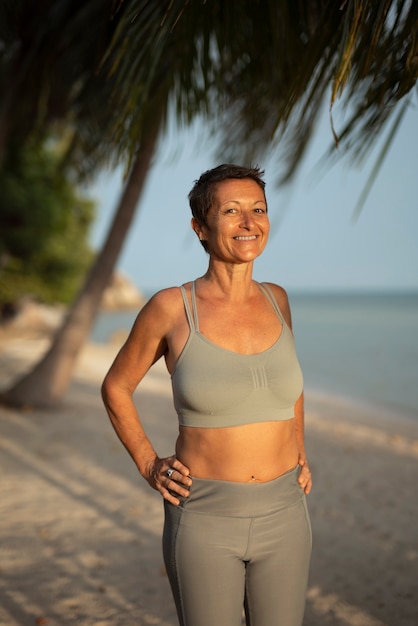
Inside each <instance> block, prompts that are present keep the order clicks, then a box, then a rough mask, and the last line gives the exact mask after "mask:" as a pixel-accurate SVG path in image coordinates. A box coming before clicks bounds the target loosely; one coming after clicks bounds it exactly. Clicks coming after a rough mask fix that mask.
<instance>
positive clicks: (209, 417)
mask: <svg viewBox="0 0 418 626" xmlns="http://www.w3.org/2000/svg"><path fill="white" fill-rule="evenodd" d="M260 289H261V290H262V292H263V293H264V294H265V295H266V297H267V298H268V300H269V301H270V302H271V304H272V305H273V307H274V309H275V311H276V312H277V315H278V316H279V318H280V320H281V322H282V332H281V334H280V337H279V338H278V339H277V341H275V343H274V344H273V345H272V346H271V347H270V348H268V349H267V350H264V351H263V352H260V353H257V354H239V353H237V352H232V351H231V350H227V349H226V348H222V347H220V346H218V345H216V344H215V343H213V342H211V341H210V340H209V339H207V338H206V337H205V336H204V335H202V334H201V333H200V332H199V321H198V317H197V308H196V295H195V284H194V283H193V284H192V310H193V313H192V312H191V311H190V306H189V302H188V300H187V296H186V290H185V288H184V287H183V286H182V287H181V292H182V296H183V301H184V307H185V310H186V315H187V319H188V322H189V326H190V335H189V338H188V340H187V342H186V345H185V346H184V348H183V351H182V353H181V354H180V356H179V358H178V360H177V362H176V364H175V367H174V371H173V373H172V376H171V382H172V387H173V398H174V406H175V409H176V411H177V415H178V419H179V424H180V426H195V427H203V428H205V427H206V428H222V427H227V426H239V425H241V424H252V423H254V422H266V421H277V420H286V419H291V418H292V417H294V404H295V402H296V400H297V399H298V398H299V396H300V394H301V393H302V387H303V378H302V372H301V369H300V365H299V362H298V358H297V355H296V350H295V344H294V341H293V335H292V333H291V331H290V329H289V328H288V326H287V325H286V323H285V321H284V319H283V317H282V314H281V313H280V309H279V307H278V305H277V302H276V300H275V298H274V296H273V294H272V292H271V290H270V289H269V288H268V286H267V285H261V284H260Z"/></svg>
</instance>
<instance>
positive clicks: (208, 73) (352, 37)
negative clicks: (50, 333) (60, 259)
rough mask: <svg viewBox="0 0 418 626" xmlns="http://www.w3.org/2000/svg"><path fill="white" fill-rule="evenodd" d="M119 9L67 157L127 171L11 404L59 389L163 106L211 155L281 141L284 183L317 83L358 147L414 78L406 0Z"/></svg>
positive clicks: (131, 205) (249, 0) (146, 2)
mask: <svg viewBox="0 0 418 626" xmlns="http://www.w3.org/2000/svg"><path fill="white" fill-rule="evenodd" d="M122 4H123V11H121V12H120V13H119V14H118V19H117V24H116V27H115V30H114V33H113V36H112V39H111V43H110V45H109V46H108V49H107V52H106V55H105V57H104V58H103V61H102V64H101V71H100V72H98V74H97V76H96V77H94V76H93V77H91V80H89V81H88V82H84V87H83V88H82V89H80V91H79V94H78V98H77V99H76V103H77V105H78V108H77V106H75V107H74V108H73V109H72V112H73V118H74V129H75V135H74V142H73V147H72V154H73V155H74V154H82V155H83V156H84V161H83V162H82V165H83V168H84V169H85V170H86V171H89V169H90V165H91V164H93V169H94V166H97V164H98V163H103V160H104V159H105V158H107V157H108V158H109V160H110V161H111V160H112V159H116V160H118V159H120V158H121V157H122V156H124V157H125V159H127V161H128V166H127V170H128V171H130V175H129V179H128V182H127V185H126V187H125V192H124V194H123V196H122V201H121V205H120V208H119V209H118V211H117V213H116V217H115V220H114V223H113V226H112V228H111V230H110V232H109V236H108V239H107V241H106V243H105V246H104V249H103V250H102V252H101V254H100V256H99V257H98V260H97V262H96V264H95V266H94V267H93V268H92V271H91V273H90V274H89V277H88V278H87V282H86V285H85V286H84V288H83V290H82V292H81V294H80V296H79V298H78V299H77V301H76V303H75V305H74V307H73V308H72V310H71V312H70V314H69V316H68V318H67V321H66V323H65V325H64V327H63V329H61V331H60V332H59V333H58V334H57V337H56V339H55V341H54V342H53V344H52V346H51V349H50V351H49V352H48V353H47V355H46V356H45V357H44V359H43V360H42V361H41V363H40V364H38V365H37V366H36V367H35V370H34V371H33V372H32V373H29V374H28V375H27V376H26V377H25V378H24V379H22V380H21V381H18V383H17V384H16V385H15V386H14V387H12V389H10V390H8V392H6V395H5V397H6V400H7V401H9V402H13V403H16V404H19V403H22V402H23V401H24V402H25V403H26V404H53V403H55V402H57V401H58V400H59V399H60V398H61V397H62V395H63V393H64V392H65V389H66V387H67V385H68V382H69V379H70V375H71V372H72V369H73V364H74V361H75V358H76V356H77V353H78V351H79V349H80V347H81V345H82V343H83V341H84V339H85V337H86V336H87V334H88V330H89V328H90V326H91V323H92V321H93V318H94V314H95V311H96V310H97V307H98V304H99V300H100V295H101V292H102V290H103V289H104V287H105V285H106V283H107V281H108V279H109V277H110V275H111V272H112V269H113V267H114V264H115V263H116V259H117V255H118V252H119V250H120V248H121V245H122V242H123V239H124V236H125V234H126V232H127V230H128V228H129V223H130V219H132V216H133V212H134V209H135V205H136V203H137V200H138V198H139V196H140V192H141V189H142V185H143V183H144V180H145V177H146V173H147V171H148V168H149V167H150V164H151V160H152V154H153V153H154V150H155V146H156V143H157V139H158V136H159V133H160V131H161V129H162V128H163V124H164V120H165V117H166V112H167V108H168V106H169V105H171V104H172V105H173V106H174V107H175V109H176V111H177V115H178V117H179V119H182V120H183V121H186V122H188V121H191V120H192V119H193V118H194V116H195V115H196V114H198V113H200V114H201V113H203V114H205V115H206V117H207V119H208V120H209V121H211V123H212V125H213V128H214V132H218V137H219V138H220V146H221V150H222V152H223V155H224V158H226V157H225V155H227V158H229V159H231V160H232V159H236V158H237V155H240V156H239V159H240V160H241V161H243V160H247V159H250V158H251V159H253V158H256V157H257V156H259V155H260V154H261V153H263V152H264V153H265V151H266V149H268V148H269V147H270V146H271V145H274V144H276V143H277V141H278V140H279V139H282V140H283V139H284V140H285V146H286V147H287V149H288V151H287V168H286V169H285V170H284V171H283V172H282V179H283V180H288V179H290V177H291V175H292V174H293V172H294V170H295V168H296V166H297V164H298V162H299V160H300V157H301V155H302V154H303V151H304V150H305V148H306V146H307V144H308V142H309V139H310V137H311V134H312V130H313V127H314V123H315V120H316V119H317V116H318V112H319V109H320V107H321V105H322V103H323V100H324V97H325V94H326V93H327V92H330V94H331V95H330V106H331V108H332V107H333V105H334V103H335V101H336V99H337V98H338V97H339V96H340V95H341V94H342V93H344V94H347V95H346V100H347V103H348V104H350V106H351V110H350V112H349V115H348V121H347V122H346V124H345V126H344V127H343V128H342V130H341V131H340V132H339V133H338V135H337V133H335V137H336V140H337V139H338V141H339V142H340V145H341V147H342V150H343V151H348V152H350V153H352V154H354V156H358V155H362V154H363V153H364V151H365V150H366V149H368V148H369V147H370V146H371V145H372V144H373V141H374V139H375V138H376V136H377V135H378V133H379V132H380V131H381V129H382V128H383V127H384V126H385V124H386V122H387V120H388V119H389V118H390V116H391V114H392V112H393V111H394V110H395V109H396V106H397V104H398V102H400V101H401V100H402V99H403V98H404V97H405V96H406V95H407V94H408V93H409V92H410V91H411V90H412V88H413V86H414V84H415V81H416V78H417V75H418V62H417V59H418V19H417V11H418V8H417V5H416V3H414V2H413V1H412V0H397V2H394V1H390V0H383V1H382V2H367V1H366V0H364V1H361V0H346V1H345V2H342V3H335V2H334V1H333V0H328V1H325V0H322V1H321V0H310V1H309V2H308V1H306V2H302V1H300V2H287V1H286V2H285V1H284V0H280V1H274V0H272V1H270V2H267V1H266V2H259V1H258V0H243V1H242V2H240V6H239V11H238V12H237V8H236V5H235V6H234V3H227V2H221V1H219V0H217V1H215V0H207V1H206V2H203V3H201V2H198V1H197V0H182V1H180V0H177V1H176V0H170V1H169V2H167V3H161V2H160V1H157V0H143V1H137V2H128V0H125V2H124V3H122ZM98 103H99V105H98ZM80 151H81V152H80ZM131 190H133V193H132V194H131ZM128 198H130V200H129V202H128ZM125 202H126V206H127V209H126V211H125ZM61 365H62V367H61Z"/></svg>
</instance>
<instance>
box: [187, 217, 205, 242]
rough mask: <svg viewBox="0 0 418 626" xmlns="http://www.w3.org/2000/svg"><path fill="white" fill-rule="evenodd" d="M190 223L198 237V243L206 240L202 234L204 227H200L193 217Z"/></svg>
mask: <svg viewBox="0 0 418 626" xmlns="http://www.w3.org/2000/svg"><path fill="white" fill-rule="evenodd" d="M190 223H191V226H192V228H193V230H194V232H195V233H196V235H197V236H198V237H199V239H200V241H204V240H205V239H206V237H205V233H204V226H202V225H201V224H200V223H199V222H198V221H197V219H196V218H195V217H192V220H191V222H190Z"/></svg>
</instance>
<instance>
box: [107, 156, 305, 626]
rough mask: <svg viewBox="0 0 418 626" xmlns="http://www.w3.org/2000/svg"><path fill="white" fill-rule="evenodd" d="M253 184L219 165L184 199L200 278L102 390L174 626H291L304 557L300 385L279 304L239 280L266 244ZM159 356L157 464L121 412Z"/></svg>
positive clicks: (298, 617) (168, 292) (261, 197)
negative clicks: (159, 537) (159, 530)
mask: <svg viewBox="0 0 418 626" xmlns="http://www.w3.org/2000/svg"><path fill="white" fill-rule="evenodd" d="M262 174H263V172H261V171H260V170H259V169H258V168H246V167H240V166H236V165H221V166H219V167H216V168H214V169H213V170H209V171H207V172H205V173H204V174H202V176H201V177H200V179H199V180H198V181H196V182H195V185H194V187H193V189H192V191H191V192H190V194H189V201H190V206H191V209H192V214H193V218H192V228H193V230H194V231H195V233H196V234H197V236H198V237H199V239H200V241H201V243H202V245H203V247H204V248H205V250H206V251H207V253H208V255H209V266H208V270H207V272H206V274H205V275H204V276H202V277H200V278H198V279H197V280H195V281H193V282H191V283H187V284H185V285H183V286H182V287H181V288H178V287H173V288H170V289H165V290H163V291H160V292H159V293H157V294H156V295H155V296H154V297H153V298H152V299H151V300H150V301H149V302H148V303H147V304H146V306H145V307H144V308H143V309H142V310H141V312H140V314H139V315H138V318H137V320H136V322H135V324H134V326H133V329H132V331H131V334H130V336H129V338H128V340H127V342H126V344H125V345H124V346H123V347H122V349H121V351H120V353H119V354H118V356H117V357H116V360H115V362H114V363H113V365H112V367H111V369H110V371H109V373H108V374H107V376H106V378H105V381H104V383H103V398H104V402H105V405H106V408H107V411H108V413H109V416H110V419H111V421H112V424H113V426H114V428H115V430H116V433H117V435H118V436H119V438H120V440H121V441H122V443H123V444H124V445H125V447H126V448H127V450H128V452H129V454H130V455H131V456H132V458H133V460H134V462H135V463H136V465H137V467H138V470H139V472H140V473H141V475H142V476H143V477H144V478H145V479H146V480H147V481H148V482H149V484H150V485H151V487H153V488H154V489H156V490H157V491H159V492H160V493H161V495H162V496H163V498H164V504H165V525H164V537H163V550H164V559H165V564H166V568H167V573H168V576H169V580H170V584H171V588H172V591H173V595H174V599H175V602H176V607H177V613H178V618H179V622H180V624H181V626H240V624H241V623H242V622H241V619H242V611H243V607H245V615H246V621H247V624H251V626H300V624H302V619H303V612H304V605H305V594H306V586H307V576H308V568H309V559H310V551H311V532H310V522H309V516H308V512H307V509H306V503H305V494H308V493H309V492H310V490H311V485H312V481H311V473H310V470H309V466H308V463H307V460H306V454H305V446H304V421H303V420H304V418H303V392H302V375H301V371H300V367H299V363H298V360H297V357H296V353H295V348H294V343H293V336H292V333H291V330H290V329H291V318H290V310H289V304H288V299H287V295H286V293H285V291H284V290H283V289H282V288H281V287H279V286H277V285H274V284H259V283H257V282H255V281H254V280H253V278H252V270H253V263H254V260H255V259H256V258H257V257H258V256H259V255H260V254H261V253H262V252H263V250H264V248H265V245H266V243H267V239H268V234H269V219H268V216H267V202H266V197H265V192H264V186H265V183H264V181H263V180H262V178H261V176H262ZM162 356H164V358H165V361H166V365H167V369H168V371H169V372H170V374H171V378H172V386H173V397H174V405H175V408H176V411H177V413H178V419H179V436H178V439H177V443H176V447H175V454H174V455H173V456H171V457H169V458H159V457H158V455H157V452H156V451H155V450H154V448H153V446H152V444H151V442H150V441H149V439H148V438H147V435H146V434H145V432H144V430H143V428H142V426H141V423H140V421H139V416H138V414H137V411H136V409H135V406H134V403H133V401H132V394H133V392H134V390H135V389H136V387H137V386H138V384H139V383H140V381H141V380H142V378H143V377H144V375H145V374H146V372H147V371H148V370H149V368H150V367H151V366H152V365H153V363H155V362H156V361H157V360H158V359H160V358H161V357H162Z"/></svg>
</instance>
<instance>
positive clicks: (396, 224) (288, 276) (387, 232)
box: [90, 107, 418, 295]
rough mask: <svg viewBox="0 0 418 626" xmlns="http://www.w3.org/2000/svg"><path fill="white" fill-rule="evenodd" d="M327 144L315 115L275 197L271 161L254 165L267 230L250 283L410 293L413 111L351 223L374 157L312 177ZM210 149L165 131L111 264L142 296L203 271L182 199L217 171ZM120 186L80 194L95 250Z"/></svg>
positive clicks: (414, 235)
mask: <svg viewBox="0 0 418 626" xmlns="http://www.w3.org/2000/svg"><path fill="white" fill-rule="evenodd" d="M331 141H332V135H331V130H330V126H329V118H328V114H324V116H323V118H322V119H321V121H320V123H319V125H318V128H317V131H316V133H315V136H314V140H313V143H312V145H311V146H310V149H309V151H308V154H307V155H306V157H305V159H304V162H303V164H302V166H301V168H300V170H299V173H298V175H297V176H296V178H295V180H294V181H293V183H292V184H291V185H290V186H288V187H286V188H284V189H279V188H277V186H276V184H275V168H276V167H277V165H275V161H274V160H273V159H268V160H266V162H264V163H263V162H260V163H259V165H260V166H262V167H263V168H264V169H265V170H266V181H267V187H266V193H267V200H268V204H269V213H270V220H271V223H272V228H271V235H270V241H269V243H268V246H267V248H266V250H265V252H264V253H263V255H262V257H260V258H259V259H257V261H256V265H255V271H254V276H255V278H256V279H257V280H266V281H271V282H276V283H279V284H281V285H283V286H284V287H285V288H286V289H288V290H289V291H292V290H293V291H302V290H303V291H305V290H310V291H312V290H313V291H336V290H338V291H341V290H362V291H364V290H367V291H376V290H386V289H390V290H392V289H396V290H398V289H400V290H403V289H407V290H408V289H414V290H418V201H417V195H418V159H417V145H418V110H417V109H416V107H415V108H411V109H410V110H409V112H408V113H407V115H406V117H405V119H404V121H403V124H402V126H401V128H400V130H399V131H398V134H397V136H396V139H395V141H394V143H393V145H392V147H391V150H390V152H389V154H388V155H387V157H386V159H385V161H384V163H383V166H382V168H381V171H380V173H379V176H378V179H377V181H376V183H375V185H374V187H373V189H372V191H371V194H370V196H369V198H368V200H367V203H366V205H365V207H364V209H363V211H362V213H361V215H360V217H359V218H358V219H357V221H355V222H353V220H352V214H353V210H354V207H355V205H356V202H357V200H358V197H359V195H360V193H361V190H362V188H363V185H364V183H365V181H366V179H367V177H368V175H369V173H370V170H371V168H372V165H373V164H374V161H375V159H376V154H377V150H375V151H374V152H372V153H371V156H370V157H369V158H368V159H367V161H366V163H365V164H364V165H363V167H362V168H355V167H353V166H352V165H351V164H350V162H349V161H348V160H347V159H346V158H345V159H342V160H340V161H339V162H338V163H336V164H335V165H333V166H332V167H328V168H327V171H326V173H325V174H324V173H322V174H321V176H318V175H317V174H315V165H316V164H317V163H318V161H319V160H320V158H321V157H322V156H323V154H324V152H325V151H326V149H327V147H328V146H329V144H330V142H331ZM213 148H214V142H213V140H211V139H210V138H209V137H208V135H207V133H206V132H205V128H204V127H203V125H202V124H201V123H197V124H195V126H194V127H193V128H192V129H190V130H184V131H177V130H176V129H173V128H172V129H171V131H170V133H169V134H168V136H167V137H165V139H164V140H163V141H162V142H161V145H160V147H159V150H158V154H157V156H156V159H155V162H154V166H153V168H152V170H151V173H150V175H149V177H148V181H147V185H146V189H145V192H144V194H143V197H142V199H141V202H140V205H139V207H138V210H137V216H136V219H135V222H134V224H133V226H132V227H131V230H130V233H129V237H128V239H127V240H126V243H125V247H124V249H123V252H122V254H121V256H120V259H119V263H118V269H119V270H120V271H122V272H123V273H124V274H126V275H127V276H129V277H130V278H131V279H132V280H133V281H134V282H135V284H136V285H137V286H138V287H139V289H140V290H141V291H143V292H144V293H146V294H147V295H148V294H150V293H152V292H153V291H156V290H158V289H161V288H163V287H166V286H172V285H179V284H181V283H183V282H186V281H187V280H190V279H192V278H194V277H197V276H199V275H201V274H203V273H204V272H205V270H206V266H207V257H206V254H205V253H204V251H203V248H201V246H200V244H199V243H198V241H197V239H196V237H195V235H194V233H193V232H192V231H191V228H190V209H189V207H188V202H187V194H188V192H189V190H190V189H191V187H192V185H193V181H194V180H195V179H196V178H198V177H199V176H200V174H201V173H202V172H203V171H204V170H206V169H208V168H210V167H212V166H214V165H217V164H218V163H219V160H216V161H215V160H214V158H213ZM276 158H277V157H276ZM276 163H277V161H276ZM121 184H122V179H121V172H120V171H116V172H104V173H103V174H102V175H101V176H99V178H98V180H97V181H96V183H95V184H94V185H92V187H91V189H90V194H91V195H92V196H93V197H94V198H95V199H96V200H97V202H98V207H97V218H96V220H95V223H94V225H93V228H92V232H91V242H92V244H93V246H94V247H95V248H97V247H99V246H100V245H101V242H102V241H103V238H104V235H105V232H106V230H107V228H108V225H109V222H110V220H111V218H112V215H113V212H114V209H115V206H116V202H117V200H118V196H119V194H120V190H121Z"/></svg>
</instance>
